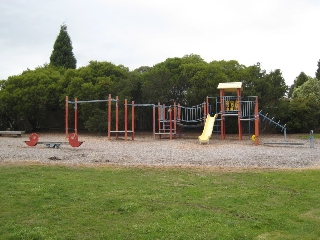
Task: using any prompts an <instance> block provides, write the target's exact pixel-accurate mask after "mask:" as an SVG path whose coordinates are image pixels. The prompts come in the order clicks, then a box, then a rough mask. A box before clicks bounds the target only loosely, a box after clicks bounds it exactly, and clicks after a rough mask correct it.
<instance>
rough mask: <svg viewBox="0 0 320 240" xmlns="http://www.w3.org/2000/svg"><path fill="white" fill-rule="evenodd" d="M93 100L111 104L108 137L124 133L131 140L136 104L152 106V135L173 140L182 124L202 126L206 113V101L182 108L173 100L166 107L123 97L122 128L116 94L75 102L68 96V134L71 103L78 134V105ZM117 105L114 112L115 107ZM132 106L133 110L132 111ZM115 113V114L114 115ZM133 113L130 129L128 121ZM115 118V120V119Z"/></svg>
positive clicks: (184, 125) (109, 138)
mask: <svg viewBox="0 0 320 240" xmlns="http://www.w3.org/2000/svg"><path fill="white" fill-rule="evenodd" d="M94 102H107V104H108V107H107V111H108V117H107V121H108V130H107V134H108V140H111V135H115V137H116V138H118V137H119V135H120V134H124V139H125V140H128V135H130V134H131V139H132V140H134V133H135V108H137V107H149V108H150V107H151V108H152V116H153V117H152V128H153V137H154V139H155V138H156V136H159V138H162V137H169V138H170V139H173V138H175V137H177V136H179V135H180V133H179V128H180V127H193V126H194V124H195V123H197V124H201V126H203V120H204V119H205V116H206V110H207V107H206V104H205V103H204V104H200V105H197V106H193V107H181V106H180V105H179V104H178V105H177V104H176V103H174V104H173V105H169V106H166V105H164V104H160V103H158V104H137V103H135V102H134V101H132V102H131V103H128V101H127V99H125V100H124V110H123V114H124V125H123V128H122V130H120V126H119V125H120V124H119V105H120V103H119V98H118V96H116V97H115V98H112V96H111V94H109V95H108V99H107V100H89V101H79V100H78V99H77V98H76V99H75V100H74V101H70V100H69V98H68V96H66V103H65V109H66V113H65V134H66V136H68V134H69V104H73V105H74V133H76V134H77V133H78V104H81V103H94ZM113 108H115V111H112V109H113ZM129 109H131V113H129ZM112 113H114V115H115V116H113V115H112ZM130 115H131V129H130V126H129V124H128V122H129V118H130ZM113 117H115V119H113ZM112 120H115V121H114V122H115V124H114V125H115V126H112Z"/></svg>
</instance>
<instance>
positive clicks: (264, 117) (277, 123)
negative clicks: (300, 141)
mask: <svg viewBox="0 0 320 240" xmlns="http://www.w3.org/2000/svg"><path fill="white" fill-rule="evenodd" d="M261 112H262V111H260V112H259V116H261V117H262V118H263V121H265V120H268V121H269V124H271V123H272V124H274V125H275V126H276V127H280V128H281V132H283V135H284V141H285V142H286V141H287V129H286V124H285V125H281V124H280V120H279V121H278V122H276V121H274V120H273V119H274V118H269V117H268V113H267V114H266V115H263V114H262V113H261Z"/></svg>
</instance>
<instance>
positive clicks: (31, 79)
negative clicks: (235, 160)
mask: <svg viewBox="0 0 320 240" xmlns="http://www.w3.org/2000/svg"><path fill="white" fill-rule="evenodd" d="M319 69H320V60H319V62H318V69H317V70H316V76H315V77H310V76H307V75H306V74H305V73H303V72H301V73H300V75H299V76H298V77H297V78H296V80H295V81H294V83H293V85H291V86H287V85H286V83H285V80H284V78H283V76H282V73H281V70H280V69H276V70H274V71H270V72H266V71H265V70H263V69H262V68H261V66H260V64H259V63H256V64H254V65H252V66H245V65H243V64H240V63H239V62H238V61H236V60H230V61H224V60H222V61H211V62H206V61H204V60H203V59H202V58H201V56H199V55H196V54H190V55H185V56H183V57H175V58H168V59H166V60H165V61H164V62H161V63H158V64H156V65H154V66H152V67H148V66H141V67H139V68H137V69H135V70H132V71H130V70H129V69H128V68H127V67H125V66H123V65H115V64H113V63H111V62H98V61H90V62H89V64H88V65H87V66H84V67H80V68H76V59H75V57H74V55H73V53H72V43H71V39H70V37H69V35H68V33H67V28H66V26H65V25H62V26H61V29H60V33H59V35H58V37H57V39H56V42H55V44H54V49H53V52H52V55H51V57H50V64H44V65H43V66H39V67H37V68H36V69H35V70H29V69H28V70H26V71H24V72H22V74H20V75H16V76H10V77H9V78H8V79H6V80H1V81H0V114H1V116H0V129H2V130H4V129H7V128H10V129H16V130H25V131H27V132H28V131H34V130H37V129H46V128H59V129H64V124H65V123H64V121H65V118H64V114H65V97H66V96H68V97H69V99H70V100H73V99H74V98H77V99H79V100H93V99H99V100H106V99H107V98H108V95H109V94H111V95H112V96H119V99H121V100H124V99H128V101H129V102H130V101H135V103H141V104H158V102H160V103H161V104H173V102H176V103H180V104H181V105H183V106H193V105H197V104H200V103H202V102H204V101H205V98H206V96H211V97H218V96H219V91H218V89H217V86H218V84H219V83H222V82H242V83H243V84H242V85H243V92H242V95H243V96H258V97H259V108H260V110H262V112H263V113H268V114H269V116H272V117H274V119H275V120H276V121H277V120H280V121H281V122H282V123H283V124H286V127H287V132H291V133H298V132H309V131H310V130H311V129H312V130H314V131H316V130H317V129H318V128H319V124H320V123H319V116H320V107H319V103H320V70H319ZM107 107H108V106H107V103H106V102H97V103H90V104H81V105H80V106H79V124H80V125H79V128H82V129H86V130H88V131H91V132H105V131H106V130H107ZM70 110H71V112H70V116H71V117H70V122H72V121H73V119H72V116H73V115H72V108H71V109H70ZM119 110H120V116H123V114H122V112H121V111H122V109H121V108H119ZM120 121H123V119H120ZM136 121H137V128H138V130H149V129H151V127H152V126H151V125H152V122H151V121H152V111H151V109H148V108H138V109H137V111H136ZM267 125H268V124H262V126H265V127H264V128H266V129H267V130H269V131H270V130H272V129H268V128H269V127H266V126H267Z"/></svg>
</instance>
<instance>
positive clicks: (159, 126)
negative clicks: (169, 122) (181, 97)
mask: <svg viewBox="0 0 320 240" xmlns="http://www.w3.org/2000/svg"><path fill="white" fill-rule="evenodd" d="M158 131H159V133H161V108H160V102H158ZM159 138H161V134H159Z"/></svg>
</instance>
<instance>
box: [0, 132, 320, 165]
mask: <svg viewBox="0 0 320 240" xmlns="http://www.w3.org/2000/svg"><path fill="white" fill-rule="evenodd" d="M198 135H199V134H195V133H185V135H184V136H183V137H181V138H177V139H174V140H170V139H168V138H166V139H157V140H153V136H152V135H150V133H137V134H136V136H135V140H134V141H131V140H130V141H126V140H125V139H124V137H119V138H118V139H115V140H112V141H108V140H107V136H106V135H104V136H97V135H93V134H81V135H80V136H79V140H81V141H83V142H84V143H83V144H82V145H81V146H80V147H77V148H74V147H72V146H71V145H69V144H66V145H63V146H61V147H60V148H59V149H56V148H48V147H46V146H45V145H44V144H39V145H37V146H34V147H29V146H27V145H26V144H25V143H24V141H25V140H28V139H29V134H23V135H22V137H21V138H14V137H2V138H1V145H0V151H1V155H0V162H1V163H2V164H7V163H12V164H24V163H25V164H66V165H86V166H107V165H119V166H149V167H206V168H231V169H252V168H268V169H269V168H271V169H290V168H298V169H302V168H319V167H320V157H319V156H320V142H319V140H318V139H315V141H314V148H310V141H309V139H302V138H301V137H300V136H299V135H289V136H288V137H287V138H288V139H289V140H290V142H292V143H295V142H296V143H303V145H281V144H280V145H278V144H270V145H268V144H264V142H281V141H282V142H283V135H281V134H280V135H279V134H277V135H262V136H261V139H260V144H259V145H258V146H254V143H253V141H252V140H251V139H250V137H249V136H243V140H242V141H239V140H238V135H237V134H233V135H231V134H230V135H228V137H227V138H226V139H224V140H221V138H220V136H219V135H217V134H213V135H212V136H211V138H210V144H199V141H198ZM61 139H62V140H63V139H64V136H63V134H61V133H39V140H40V141H44V142H46V141H55V142H59V141H61Z"/></svg>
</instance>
